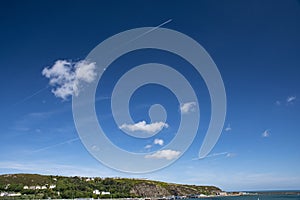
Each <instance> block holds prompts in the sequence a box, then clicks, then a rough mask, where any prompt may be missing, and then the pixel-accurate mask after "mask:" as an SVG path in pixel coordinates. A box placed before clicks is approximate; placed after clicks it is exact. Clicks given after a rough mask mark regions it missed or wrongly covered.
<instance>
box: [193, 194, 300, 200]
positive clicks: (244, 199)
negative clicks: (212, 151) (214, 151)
mask: <svg viewBox="0 0 300 200" xmlns="http://www.w3.org/2000/svg"><path fill="white" fill-rule="evenodd" d="M258 199H259V200H300V195H251V196H231V197H209V198H201V199H198V200H258ZM189 200H195V199H189Z"/></svg>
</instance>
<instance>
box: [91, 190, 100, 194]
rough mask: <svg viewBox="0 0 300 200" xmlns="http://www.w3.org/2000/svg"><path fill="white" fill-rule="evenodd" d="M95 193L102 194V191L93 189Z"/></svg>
mask: <svg viewBox="0 0 300 200" xmlns="http://www.w3.org/2000/svg"><path fill="white" fill-rule="evenodd" d="M93 194H97V195H99V194H101V193H100V191H99V190H94V191H93Z"/></svg>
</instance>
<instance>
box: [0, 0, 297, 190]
mask: <svg viewBox="0 0 300 200" xmlns="http://www.w3.org/2000/svg"><path fill="white" fill-rule="evenodd" d="M169 19H172V21H171V22H170V23H168V24H166V25H165V26H164V27H165V28H170V29H174V30H177V31H180V32H182V33H184V34H186V35H188V36H190V37H192V38H193V39H195V40H196V41H197V42H199V43H200V44H201V45H202V46H203V47H204V48H205V49H206V50H207V52H208V53H209V54H210V55H211V57H212V58H213V60H214V61H215V63H216V65H217V66H218V69H219V71H220V73H221V75H222V78H223V81H224V84H225V88H226V94H227V117H226V122H225V127H224V131H223V133H222V135H221V138H220V140H219V141H218V143H217V145H216V146H215V148H214V149H213V151H212V152H211V154H210V156H209V157H208V158H205V159H203V160H195V158H196V157H197V155H198V149H199V147H200V145H201V143H202V141H203V134H204V133H205V130H206V129H207V126H208V120H209V119H210V110H209V106H210V104H209V97H208V93H207V91H206V88H205V84H204V83H203V82H202V81H201V80H200V81H199V83H200V86H199V88H198V89H199V92H197V95H198V97H199V98H200V100H199V101H200V102H199V105H200V107H201V112H202V113H201V117H202V118H201V120H202V121H201V123H203V124H201V126H200V129H199V132H198V136H197V137H196V140H195V141H194V143H193V144H192V146H191V147H190V148H189V150H188V151H187V152H186V154H185V155H184V156H183V157H181V158H180V159H179V160H178V161H177V162H175V163H174V164H173V165H172V166H170V167H168V168H165V169H163V170H160V171H158V172H154V173H150V174H143V175H140V176H138V175H131V174H125V173H120V172H117V171H114V170H111V169H109V168H107V167H105V166H104V165H102V164H101V163H99V162H98V161H96V160H95V159H94V158H93V157H92V156H91V155H90V154H89V153H88V152H87V151H86V150H85V148H84V146H83V145H82V143H81V142H80V140H79V139H78V134H77V132H76V129H75V126H74V122H73V118H72V109H71V99H69V100H68V101H62V100H61V99H59V98H56V97H55V96H54V95H53V94H52V93H51V88H50V87H47V86H48V81H49V80H48V79H47V78H45V77H44V76H42V70H43V69H44V68H45V67H49V66H52V65H53V64H54V62H55V61H56V60H59V59H67V60H73V61H78V60H81V59H84V58H85V57H86V56H87V54H88V53H89V52H90V51H91V50H92V49H93V48H94V47H95V46H97V45H98V44H99V43H100V42H102V41H103V40H105V39H106V38H108V37H110V36H112V35H114V34H117V33H119V32H121V31H125V30H128V29H132V28H138V27H145V26H147V27H148V26H152V27H155V26H158V25H159V24H161V23H163V22H165V21H167V20H169ZM299 35H300V3H299V1H293V0H290V1H284V0H282V1H217V0H216V1H181V2H180V1H176V2H174V1H26V2H25V1H6V2H4V1H2V2H1V3H0V67H1V78H0V83H1V84H0V91H1V100H0V111H1V112H0V121H1V123H0V130H1V132H0V151H1V154H0V173H1V174H3V173H19V172H22V173H23V172H28V173H42V174H62V175H82V176H85V175H86V176H122V177H132V176H134V177H146V178H150V179H157V180H162V181H170V182H177V183H189V184H210V185H217V186H219V187H221V188H222V189H224V190H255V189H259V190H262V189H300V170H299V167H298V166H299V165H300V153H299V152H300V146H299V140H300V135H299V130H300V125H299V115H300V102H299V97H300V90H299V89H300V88H299V85H300V59H299V58H300V37H299ZM160 53H163V52H157V51H149V52H147V51H145V52H143V53H142V52H135V53H133V54H130V55H128V56H127V57H124V58H120V60H117V61H116V63H115V64H116V65H117V64H118V63H119V64H120V65H121V64H122V63H123V65H126V66H129V65H134V64H135V63H145V62H147V61H149V60H151V59H154V60H157V62H159V61H161V62H168V64H170V65H172V64H174V65H176V63H177V64H178V63H179V64H180V63H182V62H183V61H181V60H178V59H176V58H175V56H174V55H169V54H168V55H165V54H163V55H159V54H160ZM149 55H150V56H149ZM149 58H151V59H149ZM168 58H169V59H168ZM112 67H113V66H112ZM175 67H176V66H175ZM107 73H109V74H108V75H107V79H108V80H109V77H113V76H114V75H116V76H119V73H120V72H110V71H108V72H107ZM186 76H187V79H189V78H190V80H191V81H192V82H193V81H196V80H198V79H201V78H200V77H197V76H194V75H193V73H192V72H190V71H187V72H186ZM110 81H112V82H113V79H112V80H110ZM151 89H153V88H151V87H149V88H146V89H145V91H144V92H143V91H137V93H136V94H135V95H136V96H135V97H136V101H134V102H133V104H135V105H136V107H135V106H134V105H133V113H134V114H133V115H134V116H135V117H136V119H137V120H140V119H142V118H143V117H142V116H143V114H145V113H146V112H145V110H143V109H145V108H144V107H142V108H141V107H139V104H141V105H145V104H150V103H152V101H162V102H161V103H165V104H166V106H167V105H176V101H174V99H173V96H172V95H171V94H169V93H168V92H166V91H163V89H162V88H154V90H155V91H157V90H158V91H161V93H162V94H161V95H160V96H161V97H162V98H161V99H159V98H157V99H155V100H150V97H151V96H153V94H154V93H151V92H148V90H149V91H151ZM106 90H107V92H108V93H109V88H106ZM106 90H105V91H106ZM97 92H98V93H97V94H99V95H100V96H101V92H100V91H97ZM164 92H166V93H164ZM163 93H164V94H163ZM147 95H148V96H147ZM163 97H165V98H163ZM290 97H294V98H293V100H291V101H288V98H290ZM169 98H170V99H169ZM102 101H103V104H101V101H99V102H98V103H97V104H96V107H97V108H98V107H99V108H100V107H102V109H104V110H105V108H107V105H109V104H108V102H107V101H108V100H107V99H104V100H102ZM167 103H169V104H167ZM134 108H135V109H134ZM170 110H171V116H173V114H172V108H170ZM173 110H174V108H173ZM105 111H108V110H105ZM102 114H103V115H104V114H105V113H101V112H100V111H99V112H98V115H99V118H101V117H103V116H102ZM145 120H147V116H146V117H145ZM169 120H170V125H171V126H170V129H168V130H167V133H168V132H172V131H173V128H176V120H177V121H178V118H176V116H174V117H172V118H170V119H169ZM173 123H174V124H173ZM229 125H230V127H231V130H230V131H225V128H226V127H228V126H229ZM105 127H106V129H107V130H111V131H112V130H115V128H116V127H114V125H113V123H107V124H106V125H105ZM264 132H266V133H267V134H266V135H263V133H264ZM263 136H267V137H263ZM109 137H110V138H111V139H112V141H114V142H115V143H116V144H118V145H119V146H120V147H122V148H127V149H128V150H131V151H137V152H139V151H141V150H143V145H145V144H144V143H142V144H141V145H140V146H139V145H137V146H134V147H133V146H132V143H130V141H126V142H123V140H121V139H120V138H119V137H115V136H114V135H111V136H109ZM170 139H171V138H169V137H166V138H164V140H165V142H168V141H169V140H170ZM135 142H136V141H135ZM147 142H148V143H149V142H151V141H146V144H147ZM139 148H140V150H139Z"/></svg>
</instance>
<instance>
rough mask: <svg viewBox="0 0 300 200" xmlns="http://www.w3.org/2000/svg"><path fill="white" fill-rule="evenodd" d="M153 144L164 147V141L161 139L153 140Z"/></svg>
mask: <svg viewBox="0 0 300 200" xmlns="http://www.w3.org/2000/svg"><path fill="white" fill-rule="evenodd" d="M154 144H158V145H160V146H163V145H164V141H163V140H162V139H155V140H154Z"/></svg>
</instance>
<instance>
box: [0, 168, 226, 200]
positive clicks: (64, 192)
mask: <svg viewBox="0 0 300 200" xmlns="http://www.w3.org/2000/svg"><path fill="white" fill-rule="evenodd" d="M96 190H98V193H97V192H95V191H96ZM93 191H94V193H93ZM219 191H221V190H220V189H219V188H217V187H214V186H196V185H182V184H172V183H165V182H160V181H152V180H141V179H128V178H99V177H96V178H88V177H78V176H75V177H64V176H44V175H38V174H9V175H1V176H0V192H2V193H3V194H10V193H19V194H21V196H19V197H18V198H49V197H50V198H88V197H89V198H91V197H94V198H128V197H155V198H159V197H167V196H172V195H174V196H188V195H193V194H207V195H208V194H214V193H216V192H219ZM101 192H104V193H102V194H101ZM99 193H100V194H99ZM0 198H1V197H0ZM14 198H16V197H14Z"/></svg>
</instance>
